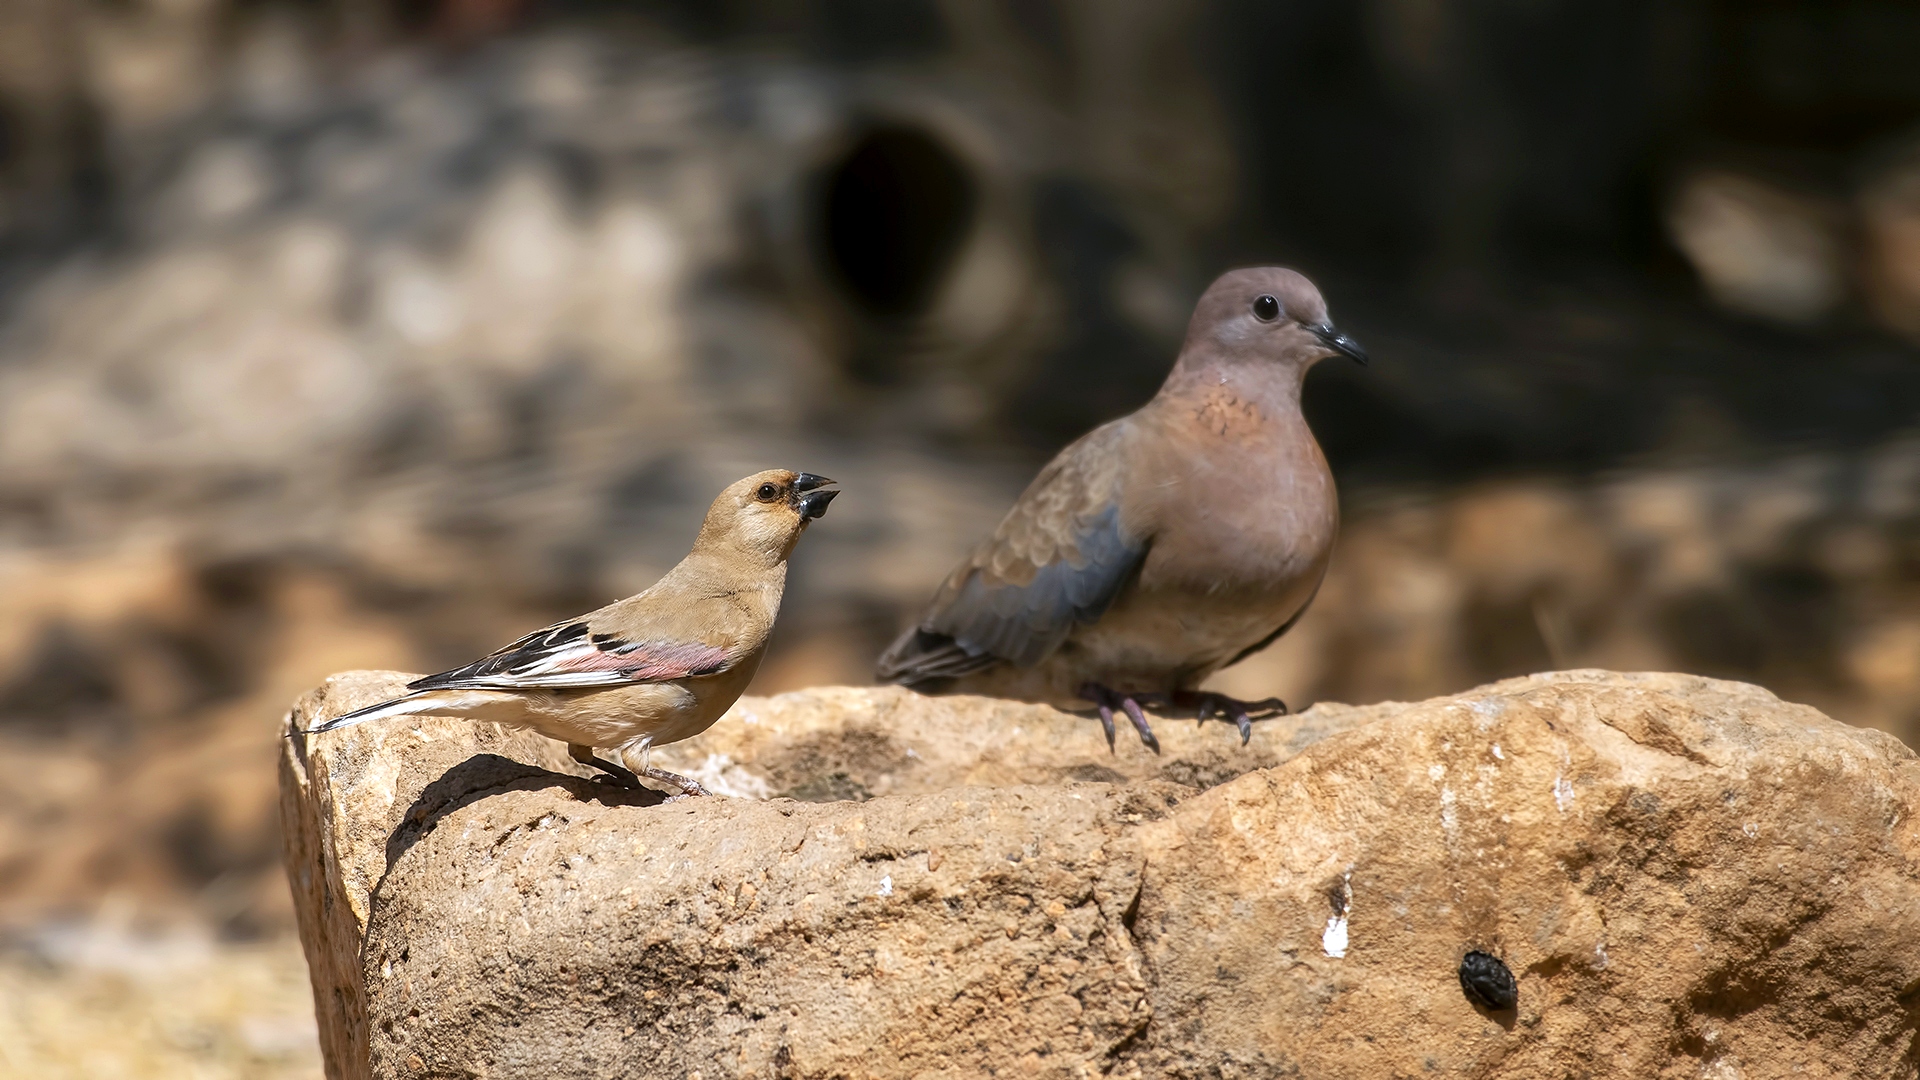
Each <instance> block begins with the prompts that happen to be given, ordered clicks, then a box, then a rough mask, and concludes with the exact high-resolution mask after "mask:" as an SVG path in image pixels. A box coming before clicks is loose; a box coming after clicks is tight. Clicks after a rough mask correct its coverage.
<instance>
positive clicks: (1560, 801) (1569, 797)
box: [1553, 775, 1573, 814]
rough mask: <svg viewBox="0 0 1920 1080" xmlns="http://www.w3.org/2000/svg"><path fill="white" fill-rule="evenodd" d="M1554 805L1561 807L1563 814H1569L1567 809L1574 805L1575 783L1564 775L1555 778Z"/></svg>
mask: <svg viewBox="0 0 1920 1080" xmlns="http://www.w3.org/2000/svg"><path fill="white" fill-rule="evenodd" d="M1553 805H1555V806H1557V807H1559V808H1560V812H1561V813H1563V814H1564V813H1566V812H1567V807H1569V806H1572V805H1573V782H1572V781H1570V780H1568V779H1567V778H1566V777H1565V776H1563V775H1555V776H1554V778H1553Z"/></svg>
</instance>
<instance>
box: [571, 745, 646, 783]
mask: <svg viewBox="0 0 1920 1080" xmlns="http://www.w3.org/2000/svg"><path fill="white" fill-rule="evenodd" d="M567 756H568V757H570V758H572V759H573V760H575V761H577V762H579V763H580V764H582V765H590V766H592V767H593V768H596V769H599V770H600V771H601V772H604V773H606V774H607V776H606V779H607V781H608V782H609V783H614V784H618V785H620V786H621V787H629V788H635V787H639V786H640V778H639V777H638V776H635V775H633V771H632V770H631V769H625V768H622V767H620V766H618V765H615V764H614V763H613V762H611V761H608V760H607V759H606V758H603V757H601V756H600V755H599V754H596V753H594V752H593V747H591V746H587V745H585V744H584V743H568V744H567Z"/></svg>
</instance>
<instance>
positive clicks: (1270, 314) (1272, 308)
mask: <svg viewBox="0 0 1920 1080" xmlns="http://www.w3.org/2000/svg"><path fill="white" fill-rule="evenodd" d="M1253 317H1254V318H1256V319H1259V320H1260V321H1261V322H1272V321H1273V320H1275V319H1277V318H1279V317H1280V301H1279V300H1278V299H1276V298H1275V297H1274V295H1273V294H1272V293H1262V294H1261V295H1259V296H1257V297H1254V300H1253Z"/></svg>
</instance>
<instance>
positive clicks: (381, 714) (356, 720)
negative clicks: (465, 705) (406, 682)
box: [296, 693, 448, 735]
mask: <svg viewBox="0 0 1920 1080" xmlns="http://www.w3.org/2000/svg"><path fill="white" fill-rule="evenodd" d="M447 704H448V703H447V701H446V700H445V699H444V698H443V697H442V696H441V695H439V694H431V693H429V694H408V695H407V696H406V697H400V698H394V699H393V700H392V701H383V702H381V703H380V704H378V705H369V706H367V707H366V708H364V709H355V710H353V711H352V712H350V713H342V714H340V715H339V716H336V717H334V718H333V719H331V720H328V721H327V722H326V723H324V724H319V725H317V726H315V727H310V728H308V729H307V730H305V731H303V732H297V733H296V734H301V735H318V734H320V733H321V732H323V731H333V730H334V729H336V728H343V727H352V726H353V725H355V724H364V723H366V722H367V721H369V720H385V719H387V718H388V717H391V716H412V715H414V714H416V713H429V712H437V711H441V710H444V709H446V707H447Z"/></svg>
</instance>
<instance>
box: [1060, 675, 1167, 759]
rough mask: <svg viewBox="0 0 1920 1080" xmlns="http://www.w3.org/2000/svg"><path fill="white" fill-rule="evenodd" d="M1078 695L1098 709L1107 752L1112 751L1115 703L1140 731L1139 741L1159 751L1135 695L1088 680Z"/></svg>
mask: <svg viewBox="0 0 1920 1080" xmlns="http://www.w3.org/2000/svg"><path fill="white" fill-rule="evenodd" d="M1080 696H1081V697H1083V698H1086V699H1087V700H1088V701H1091V702H1093V705H1094V708H1096V709H1098V710H1099V711H1100V726H1101V727H1103V728H1105V729H1106V732H1107V751H1108V752H1109V753H1112V752H1113V709H1114V706H1116V705H1117V706H1119V707H1120V711H1122V712H1124V713H1126V714H1127V719H1128V720H1131V721H1133V729H1134V730H1135V731H1137V732H1139V733H1140V741H1141V742H1142V743H1144V744H1146V746H1147V749H1149V750H1152V751H1153V752H1154V753H1156V754H1157V753H1159V752H1160V740H1159V738H1157V737H1156V736H1155V735H1154V734H1153V728H1151V727H1149V726H1147V714H1146V713H1144V712H1142V711H1140V703H1139V702H1138V701H1136V700H1134V698H1135V697H1136V695H1133V694H1122V693H1119V692H1118V691H1114V690H1109V689H1107V688H1106V687H1104V686H1102V685H1100V684H1099V683H1096V682H1090V683H1087V684H1086V685H1085V686H1082V687H1081V688H1080Z"/></svg>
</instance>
